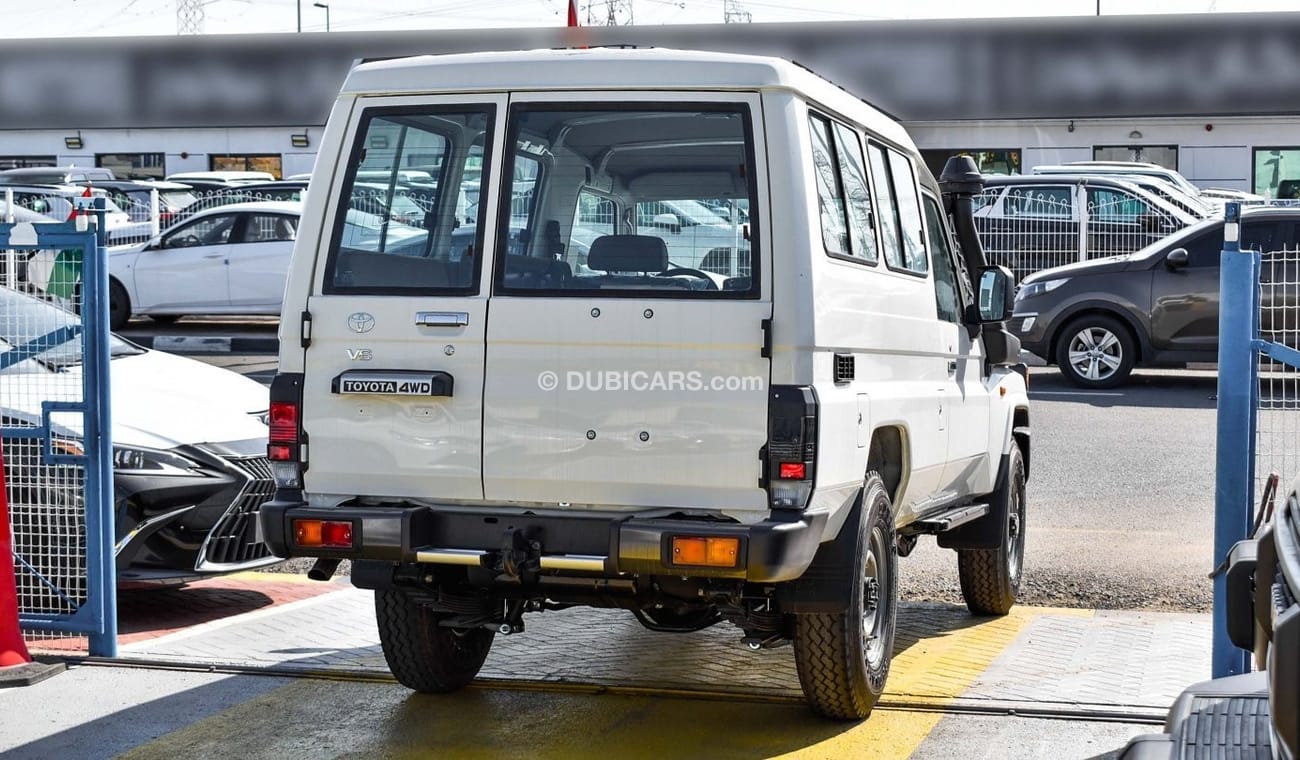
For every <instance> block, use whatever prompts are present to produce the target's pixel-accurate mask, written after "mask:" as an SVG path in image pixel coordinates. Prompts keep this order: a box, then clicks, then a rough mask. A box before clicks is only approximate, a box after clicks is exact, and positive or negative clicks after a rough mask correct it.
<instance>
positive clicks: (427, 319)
mask: <svg viewBox="0 0 1300 760" xmlns="http://www.w3.org/2000/svg"><path fill="white" fill-rule="evenodd" d="M468 324H469V312H465V311H418V312H416V313H415V325H416V326H417V327H465V326H466V325H468Z"/></svg>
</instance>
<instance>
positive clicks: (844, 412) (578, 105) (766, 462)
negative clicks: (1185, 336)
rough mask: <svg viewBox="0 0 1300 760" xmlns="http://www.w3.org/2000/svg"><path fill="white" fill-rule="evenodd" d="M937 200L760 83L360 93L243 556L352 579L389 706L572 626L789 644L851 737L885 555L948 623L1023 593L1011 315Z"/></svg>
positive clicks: (872, 136) (587, 77)
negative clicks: (510, 644) (613, 614)
mask: <svg viewBox="0 0 1300 760" xmlns="http://www.w3.org/2000/svg"><path fill="white" fill-rule="evenodd" d="M961 169H966V170H969V172H968V173H966V172H963V171H960V170H961ZM413 171H418V172H421V173H422V174H420V175H418V176H420V177H422V179H421V181H419V182H415V181H413V180H409V179H408V175H410V174H411V173H412V172H413ZM426 174H427V177H431V178H432V179H431V180H430V179H428V178H427V177H425V175H426ZM382 175H386V176H387V179H379V180H377V179H376V176H382ZM949 175H951V176H949ZM358 176H363V177H364V185H365V187H364V189H363V190H358V189H357V185H358V184H359V181H358V180H357V177H358ZM945 177H946V178H947V179H948V180H949V181H947V182H946V184H945V185H944V190H945V191H946V192H942V193H941V191H940V186H939V184H937V183H936V182H935V180H934V178H933V177H932V176H931V175H930V173H929V172H928V171H927V170H926V167H925V164H924V163H923V162H922V161H921V160H920V156H919V155H918V153H917V151H916V148H915V147H914V146H913V144H912V142H911V140H910V139H909V138H908V136H907V135H906V133H904V131H903V130H902V128H901V127H899V126H898V125H897V124H896V123H894V122H893V121H891V120H890V119H889V118H887V117H886V116H885V115H883V114H882V113H881V112H880V111H877V110H876V109H874V108H872V107H871V106H869V105H867V104H865V103H863V102H862V101H860V100H858V99H856V98H854V97H852V96H850V95H849V94H847V93H846V92H844V91H843V90H841V89H839V88H837V87H836V86H834V85H833V84H831V83H829V82H826V81H825V80H823V79H820V78H819V77H817V76H816V75H814V74H812V73H810V72H808V71H807V70H805V69H802V68H800V67H798V66H796V65H793V64H791V63H788V62H785V61H781V60H777V59H770V58H761V57H751V56H738V55H721V54H713V53H703V52H682V51H670V50H631V49H622V50H605V49H593V50H546V51H534V52H514V53H490V54H477V55H456V56H444V57H421V58H411V59H403V60H394V61H386V62H381V63H370V64H364V65H361V66H359V67H357V68H356V69H354V70H353V71H352V73H351V74H350V75H349V77H348V79H347V82H346V84H345V85H344V87H343V91H342V93H341V94H340V96H339V98H338V100H337V102H336V103H335V105H334V107H333V112H332V113H331V115H330V119H329V125H328V127H327V128H326V130H325V133H324V136H323V138H322V141H321V148H320V154H319V157H318V159H317V165H316V170H315V173H314V176H313V181H312V183H313V184H312V186H313V187H314V188H320V190H319V191H313V192H312V193H311V194H310V195H309V196H308V198H307V201H306V207H305V210H304V214H303V218H302V225H301V227H300V228H299V233H298V239H297V243H296V248H295V250H294V257H293V263H292V266H291V271H290V273H289V281H288V288H287V292H286V294H285V301H284V303H285V308H284V316H283V319H282V323H281V328H280V344H281V349H280V368H279V374H278V375H277V376H276V378H275V381H274V383H273V384H272V390H271V393H272V403H271V433H270V446H269V454H270V458H271V460H272V462H273V468H274V472H275V478H276V483H277V490H276V494H275V498H274V500H273V501H271V502H269V503H267V504H266V505H264V506H263V507H262V510H261V527H262V530H263V536H264V538H265V539H266V540H267V541H268V542H269V543H270V545H271V546H272V547H273V548H274V549H275V551H276V552H277V553H278V554H280V555H282V556H287V557H302V556H307V557H319V558H322V559H321V561H319V562H318V563H317V565H316V567H315V568H314V569H313V573H312V574H313V576H315V577H329V575H330V574H331V573H332V572H333V571H334V567H335V566H336V565H337V561H338V560H341V559H350V560H352V576H351V578H352V582H353V583H354V584H355V585H357V586H359V587H362V588H368V589H374V591H375V609H376V613H377V616H378V624H379V633H380V638H381V640H382V643H383V649H384V654H385V655H386V657H387V660H388V663H389V666H390V667H391V668H392V671H393V674H394V675H395V676H396V677H397V679H398V680H399V681H401V682H402V683H403V684H405V685H407V686H409V687H410V688H412V689H417V690H420V691H430V692H437V691H449V690H452V689H456V688H458V687H461V686H463V685H465V684H466V683H468V682H469V681H471V680H472V679H473V678H474V677H475V675H476V674H477V673H478V671H479V669H480V667H481V666H482V664H483V661H484V658H485V657H486V656H487V654H488V648H489V647H490V646H491V644H492V640H493V637H494V636H495V635H497V634H498V633H499V634H503V635H504V634H517V633H519V632H521V631H523V627H524V622H523V621H524V618H523V615H524V613H526V612H537V611H542V610H552V609H558V608H563V607H569V606H574V605H590V606H601V607H619V608H624V609H627V610H629V611H630V613H631V614H633V615H635V616H636V617H637V618H638V619H639V620H640V621H641V622H642V623H644V624H645V625H646V626H647V627H649V628H652V629H654V630H667V631H693V630H698V629H701V628H704V627H706V626H710V625H713V624H715V623H718V622H720V621H726V622H729V623H731V624H733V625H735V626H737V627H738V628H739V629H740V630H741V631H743V636H744V640H745V642H746V643H747V644H749V645H750V646H753V647H766V646H774V645H778V644H781V643H785V642H787V641H793V644H794V656H795V659H796V662H797V665H798V672H799V678H800V681H801V683H802V685H803V689H804V692H805V694H806V695H807V697H808V699H809V701H810V702H811V704H812V706H813V707H814V709H816V710H817V711H818V712H820V713H822V714H824V715H827V716H831V717H835V718H845V719H855V718H861V717H864V716H866V715H867V714H868V713H869V712H870V711H871V708H872V706H873V705H874V704H875V702H876V700H877V699H878V698H879V696H880V694H881V692H882V690H883V689H884V684H885V677H886V675H887V673H888V670H889V660H890V655H891V651H892V647H893V637H894V625H895V617H896V611H897V590H896V589H897V574H896V569H897V561H898V560H897V558H898V556H900V555H904V556H905V555H906V554H907V553H908V552H910V551H911V549H912V547H913V546H914V545H915V543H916V541H917V538H918V536H920V535H922V534H938V540H939V542H940V544H941V545H944V546H948V547H952V548H954V549H956V550H957V557H958V564H959V567H960V576H961V586H962V593H963V594H964V596H965V598H966V601H967V604H968V605H969V607H970V608H971V610H972V611H974V612H976V613H979V614H1002V613H1005V612H1007V610H1008V609H1009V608H1010V606H1011V605H1012V604H1013V603H1014V601H1015V596H1016V592H1017V587H1018V585H1019V580H1020V571H1021V556H1022V554H1023V547H1024V535H1025V534H1024V529H1025V527H1024V526H1025V522H1024V520H1025V501H1024V488H1025V479H1026V477H1027V475H1028V470H1029V467H1028V464H1029V411H1028V400H1027V396H1026V392H1025V382H1024V378H1023V376H1022V375H1023V372H1024V368H1023V366H1019V365H1014V364H1013V362H1015V361H1016V357H1017V355H1018V346H1017V344H1016V342H1015V339H1014V338H1012V337H1010V336H1009V335H1008V334H1007V333H1006V332H1005V331H1004V330H1003V329H1002V325H1001V324H1000V323H1001V321H1002V320H1004V319H1006V318H1007V317H1008V315H1009V314H1010V308H1011V295H1012V290H1013V283H1012V282H1011V281H1010V275H1009V274H1008V273H1007V272H1006V270H1002V269H998V268H993V267H986V266H985V264H984V259H983V253H982V252H981V250H980V248H979V243H978V240H977V238H976V236H975V234H974V228H973V226H972V225H971V223H970V198H971V195H972V194H973V193H976V192H978V190H979V181H978V173H975V172H974V166H973V163H970V162H969V159H966V160H965V164H964V165H963V166H960V167H959V166H957V165H955V164H954V165H953V166H952V167H950V170H948V171H945ZM376 182H382V183H383V184H384V185H386V187H387V190H386V193H387V195H388V196H391V197H390V198H389V199H388V200H390V201H391V200H392V198H394V197H396V196H398V195H403V196H406V197H408V198H410V199H412V200H414V201H415V202H416V203H418V204H420V206H421V208H423V210H424V213H423V217H422V218H411V215H410V214H405V215H403V216H401V218H397V217H396V216H394V215H392V214H386V213H385V212H384V211H383V209H385V208H388V209H391V208H394V207H395V204H394V203H391V202H388V203H376V202H375V199H374V194H375V189H374V187H375V184H376ZM462 197H470V198H474V199H476V200H475V203H474V204H472V205H471V207H470V209H469V211H468V213H469V214H470V216H468V217H466V213H467V212H466V210H465V209H464V208H461V209H460V210H459V211H458V206H463V204H462V203H459V202H458V201H459V199H460V198H462ZM380 200H384V199H380ZM665 209H668V210H667V211H666V210H665ZM673 209H676V210H677V212H676V213H674V212H673V211H672V210H673ZM683 209H689V210H690V214H691V215H692V219H691V221H690V222H689V223H690V224H695V225H709V231H708V234H703V233H702V232H701V231H699V230H694V231H692V230H688V229H686V227H685V225H686V224H687V221H686V220H685V219H683V218H682V217H681V216H679V214H681V215H684V214H685V213H686V212H684V211H682V210H683ZM467 218H468V219H470V221H469V222H468V223H467V222H466V219H467ZM950 223H954V224H955V227H956V229H957V232H958V235H957V237H956V238H954V236H953V235H951V234H950V232H949V227H948V225H949V224H950ZM685 240H696V241H701V242H700V245H702V246H708V249H707V250H704V249H701V250H688V246H684V245H682V244H681V241H685ZM956 240H960V242H961V245H960V246H958V245H957V244H956ZM972 282H974V283H975V286H976V287H975V288H972V286H971V283H972ZM973 291H974V292H973Z"/></svg>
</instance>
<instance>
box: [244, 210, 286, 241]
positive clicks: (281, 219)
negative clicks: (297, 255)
mask: <svg viewBox="0 0 1300 760" xmlns="http://www.w3.org/2000/svg"><path fill="white" fill-rule="evenodd" d="M297 229H298V225H297V220H296V219H294V218H293V217H291V216H285V215H284V214H250V215H249V216H248V221H247V222H246V223H245V224H244V242H245V243H274V242H278V241H283V240H293V239H294V236H295V235H296V233H297Z"/></svg>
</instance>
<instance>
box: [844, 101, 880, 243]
mask: <svg viewBox="0 0 1300 760" xmlns="http://www.w3.org/2000/svg"><path fill="white" fill-rule="evenodd" d="M835 153H836V155H838V156H839V170H840V178H841V180H842V181H841V185H842V187H843V188H844V198H845V201H846V202H847V204H848V211H849V239H850V241H851V242H852V243H853V255H854V256H856V257H858V258H860V259H863V260H865V261H866V262H867V263H869V264H875V263H876V261H877V260H878V258H879V256H878V254H877V252H876V225H875V222H874V221H873V219H872V217H873V216H874V213H873V212H872V203H871V189H870V187H869V186H868V185H867V168H866V161H865V160H864V159H863V157H862V143H861V141H859V140H858V135H857V133H855V132H854V131H853V130H851V129H849V128H848V127H846V126H844V125H843V124H836V125H835Z"/></svg>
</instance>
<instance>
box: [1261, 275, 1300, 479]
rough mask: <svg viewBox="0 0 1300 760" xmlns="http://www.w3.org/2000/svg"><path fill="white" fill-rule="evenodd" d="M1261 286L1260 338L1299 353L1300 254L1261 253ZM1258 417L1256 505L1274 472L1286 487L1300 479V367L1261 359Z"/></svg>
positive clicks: (1265, 357)
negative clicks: (1293, 349) (1296, 477)
mask: <svg viewBox="0 0 1300 760" xmlns="http://www.w3.org/2000/svg"><path fill="white" fill-rule="evenodd" d="M1259 286H1260V304H1259V337H1260V338H1261V339H1262V340H1265V341H1270V342H1273V343H1279V344H1281V345H1283V346H1289V347H1291V348H1296V349H1300V250H1295V249H1291V250H1280V251H1273V252H1268V253H1264V254H1263V255H1261V257H1260V273H1259ZM1257 414H1258V421H1257V425H1256V429H1255V436H1256V438H1255V440H1256V448H1255V496H1256V500H1257V501H1256V503H1258V500H1259V499H1260V498H1261V497H1262V496H1263V492H1264V486H1265V484H1266V482H1267V480H1268V477H1269V474H1270V473H1277V474H1278V475H1279V476H1280V478H1281V479H1282V483H1281V486H1282V487H1283V488H1285V487H1286V486H1287V485H1288V484H1289V483H1290V479H1291V478H1293V477H1295V476H1297V475H1300V368H1296V367H1293V366H1290V365H1288V364H1285V363H1282V362H1278V361H1274V360H1272V359H1270V358H1269V357H1268V356H1266V355H1262V354H1261V355H1260V357H1259V403H1258V411H1257Z"/></svg>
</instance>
